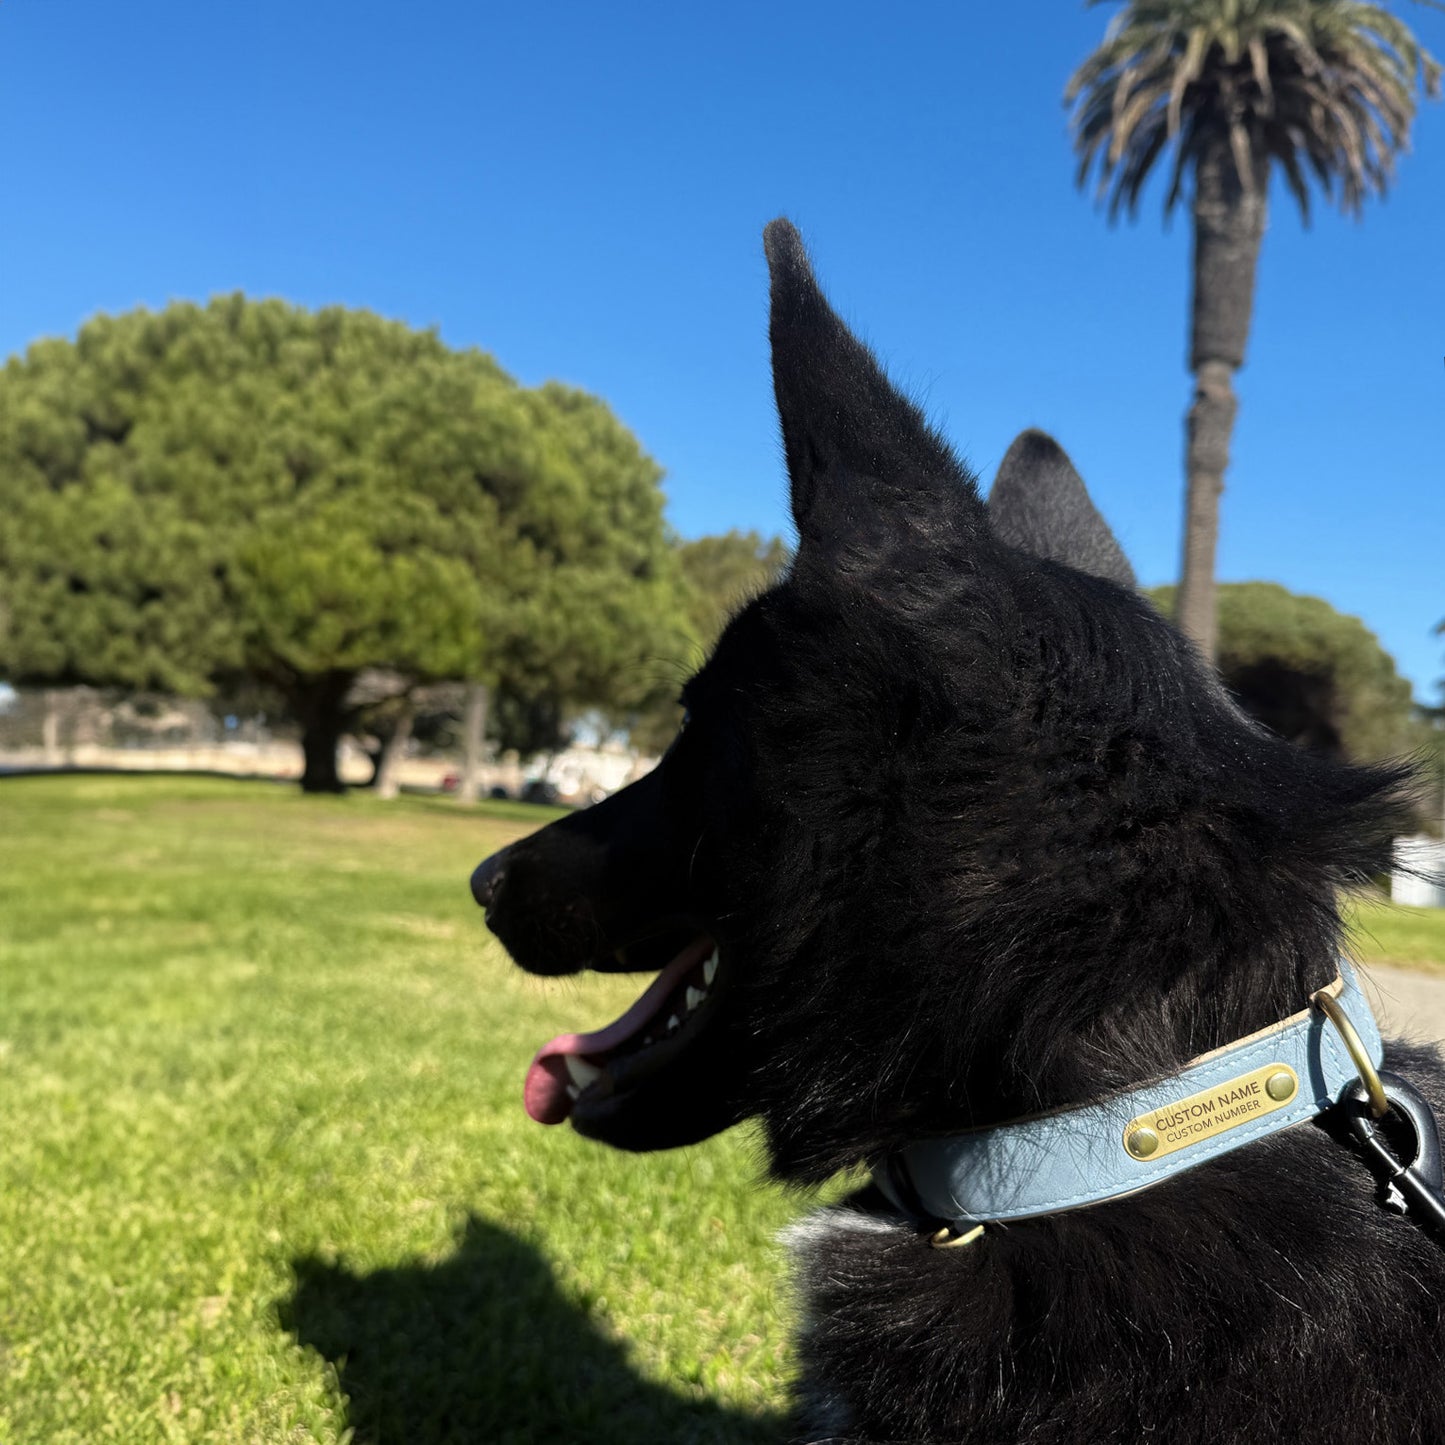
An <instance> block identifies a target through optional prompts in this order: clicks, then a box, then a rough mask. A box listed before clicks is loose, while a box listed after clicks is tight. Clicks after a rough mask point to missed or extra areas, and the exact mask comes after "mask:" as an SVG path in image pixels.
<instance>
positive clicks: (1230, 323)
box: [1065, 0, 1440, 657]
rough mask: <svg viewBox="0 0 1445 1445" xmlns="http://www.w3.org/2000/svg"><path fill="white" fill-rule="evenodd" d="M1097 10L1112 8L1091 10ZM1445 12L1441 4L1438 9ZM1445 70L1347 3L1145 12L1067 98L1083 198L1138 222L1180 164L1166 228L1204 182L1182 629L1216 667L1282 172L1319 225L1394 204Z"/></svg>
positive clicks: (1250, 0)
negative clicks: (1226, 555) (1237, 386)
mask: <svg viewBox="0 0 1445 1445" xmlns="http://www.w3.org/2000/svg"><path fill="white" fill-rule="evenodd" d="M1088 3H1090V4H1098V3H1100V0H1088ZM1425 3H1434V0H1425ZM1439 89H1440V66H1439V65H1438V64H1437V62H1436V61H1435V59H1434V57H1433V56H1431V55H1430V54H1429V53H1428V52H1427V51H1425V50H1424V49H1423V48H1422V47H1421V46H1420V44H1419V43H1418V42H1417V41H1416V39H1415V37H1414V35H1412V34H1411V32H1410V30H1409V28H1408V27H1407V26H1406V25H1405V24H1404V23H1403V22H1401V21H1400V20H1398V19H1397V18H1396V17H1395V16H1393V15H1391V14H1390V13H1389V12H1388V11H1386V10H1384V9H1382V8H1381V7H1380V6H1378V5H1360V4H1354V3H1351V0H1131V3H1129V4H1126V5H1125V7H1124V9H1123V10H1121V11H1120V12H1119V14H1118V15H1116V16H1115V17H1114V19H1113V21H1112V22H1111V23H1110V25H1109V29H1108V32H1107V33H1106V35H1105V37H1104V43H1103V44H1102V45H1101V46H1100V47H1099V48H1098V49H1097V50H1096V51H1095V52H1094V53H1093V54H1092V55H1091V56H1090V57H1089V58H1088V59H1087V60H1086V61H1085V62H1084V63H1083V64H1082V65H1081V66H1080V67H1079V68H1078V70H1077V71H1075V73H1074V75H1073V77H1072V79H1071V80H1070V81H1069V85H1068V89H1067V91H1066V92H1065V100H1066V101H1067V102H1068V103H1069V104H1071V105H1073V106H1074V111H1073V127H1074V138H1075V150H1076V152H1077V154H1078V156H1079V170H1078V183H1079V185H1080V186H1083V185H1085V184H1086V183H1087V180H1088V177H1089V174H1090V172H1091V171H1093V170H1095V169H1097V174H1098V196H1099V198H1100V199H1101V200H1102V199H1103V198H1104V197H1105V196H1106V195H1108V196H1109V217H1110V219H1111V220H1114V219H1116V218H1117V217H1118V215H1119V211H1120V208H1121V207H1127V209H1128V211H1129V213H1130V215H1131V216H1132V215H1133V214H1134V213H1135V212H1136V211H1137V209H1138V202H1139V194H1140V192H1141V191H1142V189H1143V187H1144V183H1145V181H1146V180H1147V179H1148V177H1149V175H1150V174H1151V172H1152V171H1153V169H1154V164H1155V162H1156V161H1158V160H1159V158H1160V157H1161V156H1163V155H1164V154H1165V152H1166V151H1167V150H1169V148H1170V147H1171V146H1172V147H1173V169H1172V174H1171V176H1170V180H1169V190H1168V192H1167V194H1166V195H1165V198H1164V211H1165V214H1166V215H1168V214H1169V213H1170V212H1172V211H1173V209H1174V207H1175V205H1177V204H1178V202H1179V200H1180V198H1181V197H1182V196H1183V194H1184V190H1185V186H1186V183H1187V182H1189V181H1192V182H1193V195H1192V204H1193V211H1194V278H1193V279H1194V297H1193V308H1192V310H1193V315H1192V321H1191V327H1192V329H1191V340H1190V349H1189V368H1190V370H1191V371H1192V372H1193V374H1194V400H1193V404H1192V405H1191V406H1190V408H1189V413H1188V417H1187V421H1186V445H1185V472H1186V477H1187V488H1188V489H1187V499H1186V503H1185V525H1184V566H1183V577H1182V580H1181V583H1180V588H1179V623H1180V626H1181V627H1182V628H1183V629H1184V631H1185V632H1186V633H1188V634H1189V636H1190V637H1192V638H1193V639H1194V641H1195V642H1196V643H1197V644H1198V646H1199V648H1200V650H1201V651H1202V652H1203V653H1204V654H1205V656H1207V657H1213V655H1214V638H1215V624H1214V551H1215V543H1216V540H1217V538H1218V534H1219V494H1220V492H1221V491H1223V489H1224V471H1225V468H1226V466H1227V465H1228V464H1229V439H1230V434H1231V432H1232V431H1233V429H1234V416H1235V410H1236V402H1235V397H1234V388H1233V385H1232V382H1233V376H1234V373H1235V371H1236V370H1238V368H1239V367H1240V366H1241V365H1242V364H1243V362H1244V351H1245V343H1246V341H1247V340H1248V337H1249V320H1250V312H1251V309H1252V307H1253V303H1254V276H1255V269H1256V265H1257V263H1258V260H1259V246H1260V241H1261V240H1262V239H1263V237H1264V227H1265V207H1266V200H1267V194H1268V189H1269V178H1270V172H1271V168H1272V167H1273V166H1274V165H1275V164H1276V163H1278V166H1279V170H1280V173H1281V174H1282V175H1283V177H1284V180H1285V183H1286V184H1287V186H1288V187H1289V190H1290V193H1291V194H1292V195H1293V196H1294V198H1295V200H1296V201H1297V202H1298V203H1299V207H1300V211H1301V214H1302V215H1303V217H1304V220H1305V222H1306V223H1308V221H1309V206H1310V183H1311V179H1312V180H1313V181H1314V182H1316V183H1318V185H1319V188H1320V190H1321V191H1323V192H1324V194H1325V196H1326V197H1327V198H1328V199H1330V200H1332V201H1334V202H1336V203H1337V204H1338V205H1339V207H1340V209H1341V210H1343V211H1344V212H1345V213H1346V214H1348V215H1355V216H1358V215H1359V213H1360V211H1361V208H1362V206H1363V203H1364V201H1365V198H1366V197H1367V196H1370V195H1382V194H1383V193H1384V192H1385V190H1386V188H1387V187H1388V185H1389V182H1390V177H1391V171H1392V169H1393V166H1394V163H1395V158H1396V156H1397V155H1399V154H1400V152H1401V151H1403V150H1405V149H1406V148H1407V145H1408V142H1409V133H1410V122H1411V121H1412V120H1413V119H1414V115H1415V97H1416V94H1417V90H1423V91H1424V93H1425V94H1426V95H1428V96H1431V97H1433V96H1435V95H1438V94H1439Z"/></svg>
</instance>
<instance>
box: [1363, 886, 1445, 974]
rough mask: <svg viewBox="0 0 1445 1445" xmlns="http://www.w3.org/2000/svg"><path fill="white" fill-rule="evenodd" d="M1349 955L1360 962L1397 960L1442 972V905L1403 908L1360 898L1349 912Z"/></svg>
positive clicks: (1444, 959) (1444, 967) (1444, 952)
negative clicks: (1439, 906) (1350, 946)
mask: <svg viewBox="0 0 1445 1445" xmlns="http://www.w3.org/2000/svg"><path fill="white" fill-rule="evenodd" d="M1349 917H1350V923H1351V942H1352V944H1353V949H1352V956H1353V957H1356V958H1358V959H1359V960H1360V961H1361V962H1362V963H1396V964H1401V965H1402V966H1404V967H1407V968H1429V969H1432V970H1433V969H1440V970H1442V971H1445V908H1404V907H1402V906H1401V905H1400V904H1398V903H1390V902H1388V901H1386V900H1384V899H1380V898H1367V899H1362V900H1360V901H1359V902H1357V903H1355V905H1354V906H1353V908H1352V909H1351V910H1350V913H1349Z"/></svg>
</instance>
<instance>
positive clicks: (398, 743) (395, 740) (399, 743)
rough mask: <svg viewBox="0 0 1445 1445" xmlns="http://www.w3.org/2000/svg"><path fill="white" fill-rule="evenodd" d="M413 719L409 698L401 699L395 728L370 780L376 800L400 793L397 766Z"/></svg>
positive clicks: (414, 711) (412, 709)
mask: <svg viewBox="0 0 1445 1445" xmlns="http://www.w3.org/2000/svg"><path fill="white" fill-rule="evenodd" d="M415 717H416V707H415V705H414V704H413V703H412V700H411V698H409V697H408V698H403V699H402V704H401V711H400V712H399V713H398V714H397V718H396V726H395V727H394V728H392V730H391V735H390V736H389V737H388V738H387V739H386V741H385V742H383V743H382V745H381V754H380V756H379V757H378V758H377V760H376V776H375V777H374V778H373V779H372V783H373V784H374V786H375V788H376V796H377V797H378V798H394V797H396V795H397V793H399V792H400V791H401V779H400V778H399V777H398V776H397V764H398V763H399V762H400V761H401V759H402V756H403V754H404V753H405V752H406V745H407V743H408V742H410V741H411V727H412V721H413V720H414V718H415Z"/></svg>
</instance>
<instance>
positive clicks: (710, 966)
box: [702, 949, 717, 984]
mask: <svg viewBox="0 0 1445 1445" xmlns="http://www.w3.org/2000/svg"><path fill="white" fill-rule="evenodd" d="M716 977H717V949H713V951H712V957H711V958H710V959H708V961H707V962H706V963H705V964H703V966H702V981H703V982H704V983H705V984H706V983H711V982H712V981H713V979H715V978H716Z"/></svg>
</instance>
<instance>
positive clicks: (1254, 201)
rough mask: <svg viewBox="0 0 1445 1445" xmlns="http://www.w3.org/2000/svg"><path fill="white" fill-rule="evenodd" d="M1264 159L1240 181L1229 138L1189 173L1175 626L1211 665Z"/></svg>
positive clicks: (1260, 229)
mask: <svg viewBox="0 0 1445 1445" xmlns="http://www.w3.org/2000/svg"><path fill="white" fill-rule="evenodd" d="M1268 185H1269V162H1268V160H1267V159H1258V160H1257V161H1256V164H1255V173H1254V174H1253V176H1251V177H1250V178H1249V183H1248V184H1247V185H1246V184H1244V183H1243V182H1241V180H1240V176H1239V171H1238V168H1237V167H1236V165H1235V162H1234V156H1233V154H1232V152H1231V150H1230V147H1229V142H1228V139H1227V138H1225V137H1221V138H1219V139H1217V140H1216V141H1214V142H1213V144H1211V145H1210V146H1209V147H1208V149H1206V150H1205V152H1204V154H1203V155H1201V157H1200V159H1199V163H1198V167H1197V169H1196V171H1195V177H1194V295H1193V308H1192V313H1193V314H1192V321H1191V327H1190V346H1189V369H1190V370H1191V371H1192V372H1193V373H1194V401H1193V404H1192V405H1191V406H1190V408H1189V413H1188V416H1187V418H1186V420H1185V436H1186V441H1185V453H1184V470H1185V476H1186V482H1187V490H1186V497H1185V506H1184V560H1183V571H1182V576H1181V578H1180V583H1179V614H1178V622H1179V626H1180V627H1181V628H1182V629H1183V631H1184V633H1185V635H1186V636H1188V637H1190V638H1192V639H1193V641H1194V644H1195V645H1196V646H1197V647H1198V648H1199V650H1200V652H1202V653H1203V654H1204V656H1205V657H1207V658H1209V659H1210V660H1211V661H1212V660H1213V658H1214V648H1215V637H1216V632H1215V599H1214V554H1215V549H1216V545H1217V543H1218V540H1219V496H1220V493H1221V492H1223V490H1224V473H1225V470H1226V468H1227V467H1228V466H1229V440H1230V437H1231V435H1232V434H1233V432H1234V418H1235V414H1236V412H1237V411H1238V403H1237V401H1236V400H1235V396H1234V387H1233V377H1234V373H1235V372H1236V371H1237V370H1238V369H1239V368H1240V367H1241V366H1242V365H1243V364H1244V352H1245V346H1246V344H1247V343H1248V340H1249V323H1250V317H1251V314H1252V313H1253V310H1254V280H1255V275H1256V272H1257V270H1258V265H1259V247H1260V242H1261V241H1262V240H1263V239H1264V225H1265V197H1266V191H1267V189H1268Z"/></svg>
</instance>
